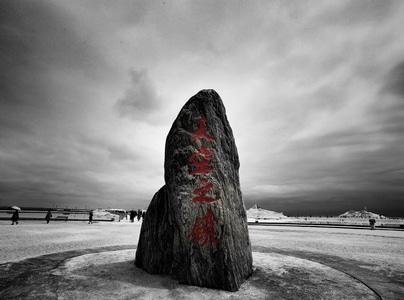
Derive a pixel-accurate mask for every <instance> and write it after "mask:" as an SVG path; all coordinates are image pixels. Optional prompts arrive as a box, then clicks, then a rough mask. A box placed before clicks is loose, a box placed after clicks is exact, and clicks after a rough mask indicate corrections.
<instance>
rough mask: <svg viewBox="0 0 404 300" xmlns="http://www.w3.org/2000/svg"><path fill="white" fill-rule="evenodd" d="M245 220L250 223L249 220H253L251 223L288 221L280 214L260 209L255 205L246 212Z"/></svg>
mask: <svg viewBox="0 0 404 300" xmlns="http://www.w3.org/2000/svg"><path fill="white" fill-rule="evenodd" d="M247 218H248V219H250V221H252V220H251V219H253V221H258V220H261V221H263V220H284V219H288V217H286V216H285V215H284V214H283V213H281V212H275V211H270V210H266V209H263V208H260V207H259V206H258V205H257V204H255V205H254V206H253V207H251V208H250V209H249V210H247Z"/></svg>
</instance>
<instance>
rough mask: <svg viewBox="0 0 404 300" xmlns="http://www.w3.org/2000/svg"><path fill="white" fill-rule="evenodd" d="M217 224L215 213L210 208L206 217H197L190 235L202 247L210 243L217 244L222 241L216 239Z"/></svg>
mask: <svg viewBox="0 0 404 300" xmlns="http://www.w3.org/2000/svg"><path fill="white" fill-rule="evenodd" d="M215 224H216V220H215V218H214V215H213V211H212V210H211V209H210V208H208V210H207V212H206V215H205V216H203V217H196V220H195V224H194V227H193V229H192V231H191V233H190V235H189V237H190V238H193V239H194V241H195V243H197V244H199V245H200V246H201V247H202V246H205V245H206V244H207V243H208V242H209V241H210V242H211V243H212V244H217V243H219V242H220V239H217V238H216V237H215Z"/></svg>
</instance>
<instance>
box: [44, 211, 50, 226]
mask: <svg viewBox="0 0 404 300" xmlns="http://www.w3.org/2000/svg"><path fill="white" fill-rule="evenodd" d="M51 218H52V213H51V210H50V209H49V210H48V212H47V213H46V216H45V220H46V224H49V221H50V219H51Z"/></svg>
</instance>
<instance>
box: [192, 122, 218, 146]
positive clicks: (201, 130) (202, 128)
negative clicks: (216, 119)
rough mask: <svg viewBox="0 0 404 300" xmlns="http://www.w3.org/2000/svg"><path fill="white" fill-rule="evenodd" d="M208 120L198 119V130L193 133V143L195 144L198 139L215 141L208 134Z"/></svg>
mask: <svg viewBox="0 0 404 300" xmlns="http://www.w3.org/2000/svg"><path fill="white" fill-rule="evenodd" d="M207 121H208V120H207V119H205V118H199V119H198V129H197V130H195V131H194V132H193V134H194V136H193V137H191V141H192V142H195V141H196V140H198V139H205V140H207V141H214V140H215V139H214V138H213V137H211V136H210V135H208V134H207V133H206V122H207Z"/></svg>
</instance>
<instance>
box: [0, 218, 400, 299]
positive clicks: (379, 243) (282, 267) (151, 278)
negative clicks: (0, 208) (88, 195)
mask: <svg viewBox="0 0 404 300" xmlns="http://www.w3.org/2000/svg"><path fill="white" fill-rule="evenodd" d="M0 225H1V224H0ZM95 225H96V226H93V227H91V225H90V227H88V226H85V224H81V225H78V224H74V225H73V224H72V225H70V224H69V225H66V227H63V229H62V227H58V226H60V225H55V227H46V225H45V226H42V227H41V226H39V227H38V225H37V224H36V226H34V227H33V228H31V229H32V231H31V232H30V236H32V235H33V237H32V240H30V241H31V242H30V243H31V244H32V248H31V249H32V253H31V252H27V251H28V249H30V246H29V245H24V246H22V244H23V243H22V242H21V240H20V239H18V238H17V237H15V240H13V238H12V237H13V236H15V234H16V233H18V232H20V235H22V236H24V232H26V231H27V228H28V227H29V226H28V225H26V226H27V228H23V227H19V229H17V228H16V227H14V228H12V229H11V228H10V227H8V226H7V227H2V232H1V233H0V236H1V237H2V239H1V240H2V241H4V239H3V237H4V236H7V237H8V238H9V239H10V244H11V245H13V243H14V246H15V247H16V245H20V246H21V250H20V251H21V254H20V257H21V258H22V259H18V255H15V256H13V259H11V260H8V261H7V262H5V263H3V264H0V299H38V298H41V299H78V298H86V299H111V298H115V299H404V276H403V272H402V269H401V266H402V264H403V257H402V250H400V249H402V245H403V241H404V239H403V234H402V233H382V232H377V233H376V232H371V231H352V230H349V229H345V230H341V229H339V230H333V231H330V230H326V231H323V230H320V229H319V230H316V229H301V228H286V229H285V228H271V230H268V229H266V228H262V227H250V236H251V240H252V244H253V255H254V268H255V271H254V274H253V276H252V277H251V278H250V279H249V280H248V281H246V283H245V284H243V285H242V287H241V289H240V290H239V291H238V292H235V293H230V292H225V291H215V290H211V289H206V288H199V287H189V286H183V285H179V284H177V283H176V281H174V280H172V279H171V278H169V277H167V276H156V275H149V274H147V273H145V272H143V271H142V270H140V269H136V268H135V267H134V265H133V259H134V253H135V248H136V241H137V234H138V233H137V232H138V231H137V230H138V229H139V228H140V226H138V225H139V224H137V225H136V224H129V223H127V224H118V225H116V224H115V225H112V226H108V225H104V224H98V225H97V224H95ZM30 226H31V227H32V224H31V225H30ZM8 228H10V230H9V231H8ZM38 228H39V229H38ZM80 228H81V229H80ZM135 228H136V230H134V229H135ZM4 230H6V231H7V232H6V233H4ZM61 231H62V232H63V233H64V237H63V236H60V237H59V238H58V243H56V245H57V246H55V243H54V238H56V236H57V234H58V233H60V232H61ZM134 231H135V232H134ZM117 232H120V235H118V236H119V237H120V238H118V237H117V236H116V234H117ZM10 233H11V234H14V235H11V234H10ZM111 233H112V236H111ZM325 233H327V235H325ZM77 235H78V236H77ZM90 236H92V237H93V238H90ZM94 236H95V237H94ZM131 236H133V237H134V238H133V240H131V243H130V244H128V243H127V242H128V237H131ZM122 237H123V240H122ZM321 238H322V240H321ZM341 238H343V239H341ZM24 239H25V240H26V238H24ZM39 240H41V241H40V242H39ZM89 240H90V241H91V242H90V243H88V241H89ZM18 241H19V242H18ZM34 241H37V242H34ZM60 241H65V243H64V244H63V243H62V246H60ZM80 241H82V242H83V243H80ZM321 241H322V243H321ZM317 242H318V243H317ZM18 243H20V244H18ZM88 244H90V245H92V246H94V247H89V248H88V247H87V248H84V247H85V246H86V245H88ZM2 245H3V243H2ZM69 245H70V248H69V247H68V248H67V249H71V248H75V249H74V250H69V251H61V248H58V247H62V248H66V247H67V246H69ZM99 245H105V246H102V247H99ZM335 245H338V246H339V247H337V248H338V249H335V248H336V247H335ZM371 245H373V247H371ZM97 246H98V247H97ZM0 247H3V248H0V250H2V251H3V249H5V248H4V246H0ZM8 247H9V248H7V249H10V247H11V246H8ZM55 247H56V248H55ZM17 248H18V247H17ZM17 248H16V249H15V252H17V253H18V252H19V249H17ZM369 248H372V249H369ZM383 249H384V252H385V253H380V252H381V251H382V250H383ZM359 250H361V251H362V252H360V251H359ZM41 252H42V253H48V254H46V255H40V256H35V254H38V253H41ZM34 256H35V257H34ZM23 258H25V259H23ZM389 260H390V261H391V265H389V264H388V261H389Z"/></svg>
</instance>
